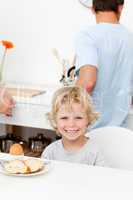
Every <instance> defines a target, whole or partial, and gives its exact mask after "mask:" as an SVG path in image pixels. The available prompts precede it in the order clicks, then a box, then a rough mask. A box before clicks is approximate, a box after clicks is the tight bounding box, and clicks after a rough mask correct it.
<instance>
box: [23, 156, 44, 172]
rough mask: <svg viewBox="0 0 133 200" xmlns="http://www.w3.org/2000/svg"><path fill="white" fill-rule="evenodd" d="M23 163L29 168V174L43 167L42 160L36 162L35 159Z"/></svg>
mask: <svg viewBox="0 0 133 200" xmlns="http://www.w3.org/2000/svg"><path fill="white" fill-rule="evenodd" d="M24 163H25V164H26V166H28V167H29V169H30V171H31V172H36V171H38V170H40V169H42V168H43V166H44V163H43V161H42V160H36V159H27V160H25V161H24Z"/></svg>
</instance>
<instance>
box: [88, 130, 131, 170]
mask: <svg viewBox="0 0 133 200" xmlns="http://www.w3.org/2000/svg"><path fill="white" fill-rule="evenodd" d="M88 136H89V137H90V138H91V139H93V140H94V141H95V142H96V143H97V144H98V146H99V147H100V149H101V151H102V153H103V155H104V157H105V160H106V161H107V163H108V164H109V166H110V167H115V168H121V169H128V170H133V131H131V130H129V129H126V128H122V127H114V126H112V127H102V128H98V129H94V130H91V131H90V132H89V133H88Z"/></svg>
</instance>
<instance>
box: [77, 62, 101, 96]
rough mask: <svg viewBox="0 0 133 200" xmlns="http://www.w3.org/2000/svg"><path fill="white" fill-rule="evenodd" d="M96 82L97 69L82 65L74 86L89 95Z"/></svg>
mask: <svg viewBox="0 0 133 200" xmlns="http://www.w3.org/2000/svg"><path fill="white" fill-rule="evenodd" d="M96 80H97V68H96V67H95V66H92V65H84V66H82V67H81V68H80V71H79V76H78V79H77V81H76V86H80V87H83V88H85V89H86V90H87V92H88V93H90V94H91V92H92V91H93V88H94V86H95V84H96Z"/></svg>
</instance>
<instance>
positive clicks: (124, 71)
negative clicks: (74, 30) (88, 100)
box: [76, 0, 133, 128]
mask: <svg viewBox="0 0 133 200" xmlns="http://www.w3.org/2000/svg"><path fill="white" fill-rule="evenodd" d="M123 4H124V0H93V6H92V11H93V13H94V15H95V18H96V22H97V24H96V25H94V26H90V27H87V28H86V29H85V30H82V31H80V32H79V34H78V36H77V39H76V55H77V60H76V67H78V69H79V76H78V79H77V82H76V85H78V86H82V87H84V88H86V89H87V91H88V92H89V93H90V94H91V95H92V98H93V101H94V104H95V106H96V109H97V110H98V111H99V112H100V114H101V116H100V118H99V120H98V121H97V122H96V123H95V125H94V128H96V127H101V126H109V125H118V126H124V125H125V122H126V118H127V115H128V112H129V109H130V104H131V87H133V85H132V79H133V55H132V52H133V35H132V34H131V33H130V32H129V31H128V30H127V29H126V28H125V27H124V26H122V25H121V24H120V23H119V19H120V16H121V12H122V9H123Z"/></svg>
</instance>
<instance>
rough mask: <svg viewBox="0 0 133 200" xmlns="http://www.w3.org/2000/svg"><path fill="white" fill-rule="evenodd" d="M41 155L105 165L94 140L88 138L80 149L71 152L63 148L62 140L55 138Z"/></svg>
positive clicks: (49, 157) (55, 158)
mask: <svg viewBox="0 0 133 200" xmlns="http://www.w3.org/2000/svg"><path fill="white" fill-rule="evenodd" d="M41 157H42V158H44V159H48V160H59V161H68V162H74V163H83V164H88V165H98V166H105V160H104V157H103V156H102V154H101V152H100V151H99V149H98V147H97V145H96V144H95V143H94V141H93V140H90V139H88V141H87V143H86V144H85V145H84V146H83V147H82V148H81V149H80V150H78V151H73V152H70V151H67V150H65V149H64V146H63V144H62V140H61V139H60V140H57V141H55V142H53V143H52V144H50V145H49V146H48V147H46V148H45V150H44V151H43V153H42V156H41Z"/></svg>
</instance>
